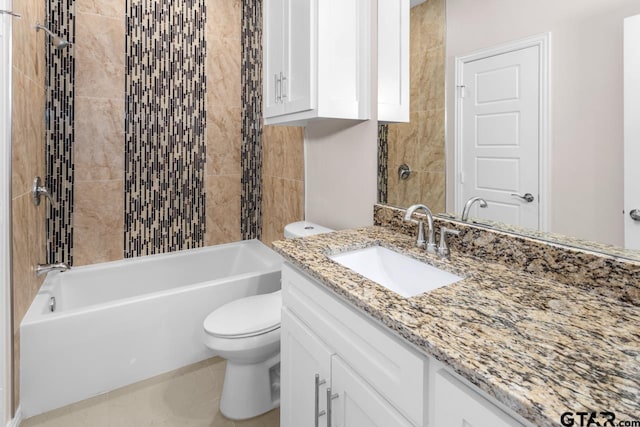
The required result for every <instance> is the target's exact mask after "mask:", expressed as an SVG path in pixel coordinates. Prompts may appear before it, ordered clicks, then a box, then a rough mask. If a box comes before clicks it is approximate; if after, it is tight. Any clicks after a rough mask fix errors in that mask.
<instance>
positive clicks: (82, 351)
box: [20, 240, 282, 417]
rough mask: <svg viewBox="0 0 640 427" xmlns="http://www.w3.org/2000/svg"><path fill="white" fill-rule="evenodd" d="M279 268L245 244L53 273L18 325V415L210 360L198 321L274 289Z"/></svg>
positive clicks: (256, 245) (276, 260)
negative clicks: (53, 304)
mask: <svg viewBox="0 0 640 427" xmlns="http://www.w3.org/2000/svg"><path fill="white" fill-rule="evenodd" d="M281 265H282V259H281V258H280V256H279V255H277V254H276V253H275V252H273V251H272V250H271V249H269V248H268V247H266V246H265V245H263V244H262V243H260V242H259V241H257V240H251V241H244V242H238V243H231V244H227V245H219V246H212V247H207V248H202V249H192V250H187V251H182V252H176V253H172V254H166V255H153V256H148V257H143V258H135V259H128V260H124V261H117V262H111V263H105V264H97V265H92V266H87V267H79V268H72V269H71V270H70V271H68V272H64V273H57V272H56V273H50V274H49V275H48V276H47V278H46V280H45V282H44V284H43V285H42V288H41V290H40V292H38V295H37V296H36V298H35V300H34V302H33V304H32V305H31V307H30V308H29V311H28V312H27V314H26V316H25V318H24V320H23V321H22V323H21V325H20V342H21V351H20V387H21V392H20V400H21V406H22V411H23V414H24V416H25V417H31V416H33V415H37V414H40V413H43V412H46V411H49V410H52V409H55V408H59V407H61V406H65V405H68V404H70V403H73V402H77V401H80V400H84V399H87V398H89V397H92V396H95V395H97V394H100V393H104V392H107V391H110V390H114V389H116V388H118V387H122V386H125V385H128V384H131V383H134V382H137V381H140V380H143V379H146V378H149V377H152V376H154V375H158V374H161V373H164V372H168V371H171V370H174V369H177V368H180V367H182V366H185V365H189V364H192V363H195V362H198V361H200V360H203V359H206V358H209V357H212V356H214V354H213V353H212V352H211V350H209V349H208V348H207V347H205V346H204V344H203V343H202V333H203V332H202V322H203V320H204V318H205V317H206V316H207V315H208V314H209V313H210V312H211V311H213V310H214V309H216V308H217V307H220V306H221V305H223V304H225V303H227V302H229V301H232V300H234V299H237V298H241V297H244V296H249V295H256V294H261V293H267V292H273V291H276V290H278V289H279V288H280V269H281ZM52 296H53V297H55V300H56V310H55V311H54V312H51V311H50V309H49V302H50V298H51V297H52Z"/></svg>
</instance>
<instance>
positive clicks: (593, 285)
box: [374, 205, 640, 306]
mask: <svg viewBox="0 0 640 427" xmlns="http://www.w3.org/2000/svg"><path fill="white" fill-rule="evenodd" d="M404 212H405V210H404V209H399V208H394V207H391V206H384V205H375V206H374V224H375V225H379V226H383V227H387V228H391V229H393V230H395V231H398V232H401V233H403V234H407V235H415V233H416V231H417V230H416V225H415V224H411V223H408V222H406V221H403V217H404ZM416 215H420V214H416ZM434 224H435V228H436V230H439V229H440V227H441V226H443V225H445V226H446V227H447V228H452V229H455V230H459V231H460V236H457V237H451V238H450V239H449V246H450V247H451V250H452V252H455V251H458V252H460V253H463V254H466V255H469V256H472V257H475V258H478V259H482V260H484V261H489V262H495V263H499V264H502V265H504V266H506V267H508V268H509V269H510V270H515V271H523V272H526V273H530V274H534V275H536V276H538V277H541V278H545V279H550V280H554V281H557V282H560V283H565V284H567V285H571V286H575V287H577V288H579V289H581V290H583V291H585V292H592V291H597V292H599V293H600V294H602V295H606V296H607V297H611V298H615V299H618V300H621V301H623V302H627V303H631V304H634V305H638V306H640V262H637V261H631V260H626V259H622V258H617V257H615V256H611V255H604V254H600V253H595V252H592V251H589V250H586V249H578V248H573V247H568V246H563V245H559V244H554V243H549V242H544V241H541V240H536V239H532V238H527V237H522V236H515V235H512V234H509V233H507V232H503V231H498V230H489V229H486V228H482V227H478V226H474V225H471V224H461V223H460V222H458V221H449V220H445V219H442V218H437V217H436V218H434Z"/></svg>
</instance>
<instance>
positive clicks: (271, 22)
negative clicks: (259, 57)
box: [263, 0, 287, 117]
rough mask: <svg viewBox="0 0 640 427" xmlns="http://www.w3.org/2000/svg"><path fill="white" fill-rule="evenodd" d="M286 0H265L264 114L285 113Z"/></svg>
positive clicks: (275, 114)
mask: <svg viewBox="0 0 640 427" xmlns="http://www.w3.org/2000/svg"><path fill="white" fill-rule="evenodd" d="M285 1H287V0H264V9H263V16H264V25H263V28H264V48H263V49H264V52H263V62H264V77H263V81H264V83H263V84H264V93H263V97H264V100H263V104H264V116H265V117H273V116H279V115H281V114H283V113H284V104H283V102H282V100H281V98H280V96H281V90H282V85H281V78H282V76H283V75H284V56H285V39H284V37H285V31H284V27H285V25H284V24H285V16H284V12H285Z"/></svg>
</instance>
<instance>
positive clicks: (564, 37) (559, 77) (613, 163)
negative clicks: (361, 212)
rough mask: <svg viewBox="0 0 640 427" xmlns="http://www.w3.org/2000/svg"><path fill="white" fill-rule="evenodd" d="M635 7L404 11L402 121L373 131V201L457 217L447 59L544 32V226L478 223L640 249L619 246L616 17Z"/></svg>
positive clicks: (451, 70) (591, 4) (619, 41)
mask: <svg viewBox="0 0 640 427" xmlns="http://www.w3.org/2000/svg"><path fill="white" fill-rule="evenodd" d="M636 14H640V3H638V2H637V1H634V0H588V1H578V0H571V1H566V2H561V3H558V2H554V1H553V0H542V1H540V2H525V1H524V0H522V1H515V2H514V1H512V0H486V1H483V2H476V1H474V0H427V1H426V2H424V3H421V4H419V5H417V6H415V7H413V8H412V9H411V57H410V58H411V59H410V60H411V64H410V66H411V116H410V119H411V122H410V123H408V124H389V125H388V126H386V125H385V126H381V132H380V136H381V141H380V146H381V147H384V149H383V150H381V155H383V154H384V150H386V152H387V155H386V158H385V160H386V170H387V171H388V172H387V174H388V176H387V179H386V186H384V184H385V182H384V179H382V178H383V177H382V176H381V177H380V178H379V182H380V183H381V184H380V187H381V188H380V191H379V194H380V202H381V203H387V204H389V205H393V206H399V207H407V206H409V205H411V204H414V203H425V204H427V205H428V206H429V207H431V208H432V211H433V212H434V213H445V212H448V213H449V214H454V213H455V214H457V219H459V215H460V214H461V213H462V212H461V211H462V205H461V204H460V202H459V203H458V205H459V206H458V207H456V203H455V193H456V191H455V186H456V185H457V184H456V183H457V181H456V176H455V117H456V107H455V105H456V98H455V97H456V95H457V90H458V89H457V88H456V81H455V77H456V75H455V68H456V57H462V56H465V55H469V54H471V53H474V52H478V51H481V50H483V49H487V48H491V47H494V46H498V45H503V44H505V43H509V42H513V41H516V40H522V39H524V38H527V37H530V36H534V35H539V34H544V33H549V34H550V36H551V42H550V45H551V49H550V51H551V56H550V68H549V76H550V77H549V78H550V81H551V84H550V87H551V89H550V91H549V102H548V105H549V109H550V114H549V118H550V131H549V136H550V137H549V141H550V142H549V156H548V157H549V161H548V162H547V164H546V170H547V173H546V177H547V179H548V182H549V191H548V192H547V196H546V200H545V201H546V203H547V206H548V214H547V219H546V220H545V221H541V222H542V223H543V224H542V225H543V226H542V228H541V230H544V232H543V231H541V230H540V229H538V230H535V229H522V228H518V227H513V226H510V225H505V224H499V223H496V222H492V221H482V224H481V225H482V226H484V227H491V228H500V229H505V230H507V231H510V232H514V233H517V234H524V235H527V236H531V237H534V238H540V239H544V240H549V241H553V242H556V243H562V244H570V245H573V246H577V247H582V248H588V249H591V250H598V251H600V252H605V253H609V254H612V255H615V256H623V257H627V258H631V259H637V260H640V251H633V250H622V249H621V248H622V246H623V245H624V238H625V236H624V221H625V218H626V216H625V214H624V213H623V209H624V197H623V193H624V178H623V159H624V120H623V113H624V110H623V98H624V85H623V22H624V19H625V18H626V17H629V16H633V15H636ZM445 135H446V137H445ZM384 137H386V145H385V141H384ZM401 165H407V166H408V167H409V169H410V170H411V173H410V175H409V177H408V178H407V179H402V178H401V175H400V174H399V172H398V169H399V168H400V166H401ZM381 170H384V168H381ZM403 175H404V176H405V177H406V175H407V173H406V170H405V171H404V173H403ZM385 190H386V191H385ZM462 203H464V202H462ZM474 215H478V216H482V210H480V209H477V208H474V210H473V211H472V217H473V216H474ZM626 215H627V216H628V214H626ZM567 236H570V237H567Z"/></svg>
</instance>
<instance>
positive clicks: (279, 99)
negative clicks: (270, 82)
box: [273, 73, 282, 104]
mask: <svg viewBox="0 0 640 427" xmlns="http://www.w3.org/2000/svg"><path fill="white" fill-rule="evenodd" d="M280 74H282V73H280ZM273 77H274V79H275V89H274V92H275V95H276V104H278V103H280V101H281V98H280V93H279V91H278V89H279V88H280V79H279V78H278V74H274V75H273Z"/></svg>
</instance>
